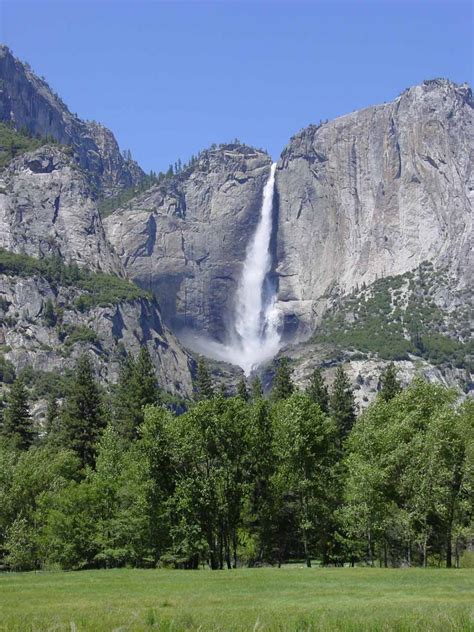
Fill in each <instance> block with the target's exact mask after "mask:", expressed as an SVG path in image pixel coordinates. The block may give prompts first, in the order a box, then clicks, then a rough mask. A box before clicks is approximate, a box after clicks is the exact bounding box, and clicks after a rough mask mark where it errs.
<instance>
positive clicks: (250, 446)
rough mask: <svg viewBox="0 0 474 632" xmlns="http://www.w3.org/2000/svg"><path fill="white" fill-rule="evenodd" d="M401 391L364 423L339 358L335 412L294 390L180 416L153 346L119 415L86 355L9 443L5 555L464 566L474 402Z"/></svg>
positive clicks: (473, 482) (59, 560)
mask: <svg viewBox="0 0 474 632" xmlns="http://www.w3.org/2000/svg"><path fill="white" fill-rule="evenodd" d="M28 374H29V372H28V371H25V372H24V375H25V376H28ZM33 376H34V373H33ZM22 379H23V378H21V379H20V382H21V380H22ZM316 383H317V384H318V387H320V386H321V380H320V379H319V378H317V379H316ZM386 384H387V381H386V380H385V385H386ZM14 386H15V385H14ZM323 386H324V383H323ZM15 388H17V387H15ZM23 389H24V387H23ZM12 390H13V388H12ZM319 392H320V391H319V390H318V393H319ZM24 395H25V393H23V396H22V397H18V398H17V399H18V400H19V401H20V403H21V402H23V403H22V406H23V408H21V406H19V407H17V408H18V410H20V412H21V411H23V412H24V410H25V409H24V404H25V398H24ZM392 395H393V396H392ZM392 395H391V396H390V397H389V398H388V399H385V398H384V397H378V398H377V399H376V401H375V402H374V403H373V404H371V405H370V406H369V407H368V408H367V409H366V410H365V411H364V412H363V413H362V414H361V416H360V417H359V418H358V419H357V420H356V421H355V423H354V408H353V398H352V393H351V388H350V384H349V382H348V380H347V376H346V375H345V373H344V371H343V370H342V368H341V367H339V369H338V371H337V375H336V380H335V383H334V387H333V389H332V392H331V398H330V405H329V414H328V413H325V412H324V411H323V410H322V407H321V405H320V404H319V403H318V402H315V401H314V399H313V398H312V397H311V395H310V394H308V393H301V392H298V391H296V392H293V393H292V394H291V395H289V396H288V397H286V398H280V399H277V400H272V399H270V400H268V399H264V398H263V397H261V396H260V395H259V396H257V397H256V398H254V399H253V400H247V401H246V400H245V398H243V397H241V396H238V395H237V396H235V397H226V398H225V397H222V396H212V397H207V398H204V399H202V400H201V401H199V402H196V403H194V404H193V405H192V406H191V408H190V409H189V410H187V411H186V412H184V413H183V414H181V415H176V414H173V413H172V412H171V411H170V410H168V409H166V408H165V407H164V406H163V405H160V402H161V401H162V400H160V399H159V397H160V395H159V391H158V389H157V386H156V381H155V374H154V369H153V366H152V364H151V361H150V358H149V355H148V353H147V350H146V348H143V349H142V351H141V353H140V355H139V357H138V358H136V359H130V358H128V359H127V358H126V359H125V362H124V365H123V369H122V375H121V377H120V381H119V384H118V386H117V389H116V392H115V393H114V397H113V407H112V411H111V413H110V415H108V416H107V415H105V414H104V406H103V399H102V396H101V393H100V391H99V388H98V386H97V384H96V382H95V379H94V375H93V370H92V366H91V363H90V361H89V360H88V359H87V357H82V358H81V359H80V360H79V361H78V363H77V366H76V367H75V369H74V372H73V377H72V379H71V381H70V384H69V386H68V388H67V391H66V397H65V400H64V401H63V402H62V403H61V405H59V403H58V401H57V397H56V393H54V392H53V391H51V395H50V397H49V401H48V409H47V419H46V420H45V425H44V427H43V430H44V431H45V432H43V433H41V434H40V436H39V437H38V439H37V441H36V442H35V444H33V445H30V447H29V448H28V449H26V447H27V446H26V445H19V444H18V443H17V442H12V441H11V440H9V438H8V437H4V438H3V439H0V564H1V565H2V566H3V567H6V568H7V569H15V570H26V569H37V568H51V567H53V568H57V567H62V568H67V569H79V568H80V569H86V568H103V567H106V568H112V567H120V566H127V565H133V566H141V567H154V566H156V565H160V566H167V567H174V568H187V569H191V568H193V569H196V568H198V567H200V566H201V565H208V566H209V567H210V568H212V569H217V568H225V567H227V568H229V569H231V568H236V567H238V566H239V565H242V564H246V565H249V566H255V565H262V564H278V565H282V564H285V563H286V562H288V561H290V560H298V561H301V560H304V561H305V562H306V565H307V566H310V565H312V564H313V563H314V562H317V563H318V564H323V565H324V564H335V565H343V564H345V563H352V564H370V565H375V564H380V565H382V564H385V565H392V566H400V565H446V566H450V565H459V564H462V563H463V562H462V560H464V559H465V558H463V557H462V554H463V551H464V550H465V549H466V548H467V546H468V544H469V542H470V541H471V540H472V536H473V526H472V525H473V518H474V513H473V507H474V503H473V494H474V441H473V437H474V405H473V403H472V402H471V401H466V402H464V403H462V404H459V403H458V401H457V400H458V396H457V394H456V393H455V392H453V391H450V390H449V389H446V388H444V387H441V386H433V385H430V384H427V383H425V382H422V381H415V382H414V383H413V384H412V385H411V386H410V387H409V388H407V389H406V390H403V391H400V392H398V393H396V394H393V393H392ZM111 401H112V400H111ZM107 417H109V419H108V422H109V423H108V425H107V426H106V418H107Z"/></svg>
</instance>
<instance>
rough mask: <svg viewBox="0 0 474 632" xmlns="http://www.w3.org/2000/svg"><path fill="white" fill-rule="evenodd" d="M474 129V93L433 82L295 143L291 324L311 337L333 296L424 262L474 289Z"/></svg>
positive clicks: (283, 287)
mask: <svg viewBox="0 0 474 632" xmlns="http://www.w3.org/2000/svg"><path fill="white" fill-rule="evenodd" d="M472 123H473V102H472V93H471V90H470V89H469V88H468V87H467V86H457V85H455V84H453V83H451V82H450V81H447V80H434V81H426V82H424V83H423V84H421V85H419V86H415V87H413V88H410V89H408V90H406V91H405V92H404V93H403V94H401V95H400V96H399V97H398V98H396V99H395V100H394V101H393V102H391V103H387V104H384V105H380V106H375V107H370V108H367V109H365V110H361V111H359V112H355V113H353V114H349V115H347V116H343V117H340V118H338V119H336V120H334V121H331V122H328V123H324V124H322V125H320V126H310V127H308V128H306V129H304V130H303V131H301V132H300V133H299V134H297V135H296V136H294V137H293V138H292V139H291V141H290V143H289V145H288V146H287V147H286V148H285V150H284V151H283V153H282V157H281V160H280V162H279V164H278V171H277V179H276V186H277V192H278V229H277V253H276V260H277V273H278V279H279V301H280V303H279V305H280V307H281V309H282V310H283V311H284V313H285V314H286V318H287V323H288V324H291V325H292V326H293V327H295V325H296V327H297V328H299V329H303V330H304V331H306V332H308V331H312V330H313V329H314V327H315V325H317V323H318V322H319V321H320V318H321V316H322V314H323V313H324V311H325V309H326V307H327V305H328V302H330V301H331V299H332V298H334V297H337V296H340V295H344V294H347V293H349V292H350V291H351V290H353V289H354V288H356V287H357V286H360V285H362V284H366V285H368V284H370V283H372V282H374V281H375V280H376V279H377V278H381V277H386V276H391V275H399V274H403V273H405V272H408V271H409V270H413V269H415V268H416V267H417V266H418V265H419V264H420V263H422V262H423V261H431V262H432V263H433V264H434V265H435V267H437V268H443V267H446V266H447V267H449V269H450V270H452V271H453V272H454V277H455V283H456V284H457V285H458V286H459V287H464V286H465V285H466V284H467V283H468V282H469V280H470V276H472V263H473V260H472V199H473V195H474V193H473V190H474V180H473V151H472V129H473V128H472ZM469 271H470V272H469Z"/></svg>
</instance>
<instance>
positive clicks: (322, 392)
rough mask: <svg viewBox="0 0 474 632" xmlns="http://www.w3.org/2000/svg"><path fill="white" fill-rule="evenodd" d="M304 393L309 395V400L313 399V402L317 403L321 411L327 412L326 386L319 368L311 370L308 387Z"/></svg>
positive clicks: (327, 397) (327, 394)
mask: <svg viewBox="0 0 474 632" xmlns="http://www.w3.org/2000/svg"><path fill="white" fill-rule="evenodd" d="M306 394H307V395H308V396H309V398H310V399H311V401H313V402H314V403H315V404H319V407H320V408H321V410H322V411H323V413H328V412H329V393H328V387H327V385H326V384H325V382H324V378H323V374H322V373H321V369H319V368H318V369H315V370H314V371H313V375H312V376H311V381H310V383H309V386H308V388H307V389H306Z"/></svg>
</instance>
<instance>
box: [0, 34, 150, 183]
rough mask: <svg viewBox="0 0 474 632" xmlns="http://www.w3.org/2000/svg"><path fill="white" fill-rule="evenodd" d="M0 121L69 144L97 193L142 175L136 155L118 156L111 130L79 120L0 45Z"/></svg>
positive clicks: (27, 66) (26, 66) (49, 89)
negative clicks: (135, 158) (91, 178)
mask: <svg viewBox="0 0 474 632" xmlns="http://www.w3.org/2000/svg"><path fill="white" fill-rule="evenodd" d="M0 122H9V123H11V124H13V125H14V126H15V127H16V128H17V129H24V130H27V131H28V132H29V133H30V134H32V135H34V136H35V135H39V136H51V137H52V138H54V139H55V140H56V141H57V142H59V143H61V144H63V145H68V146H70V147H72V148H73V150H74V151H75V152H76V153H77V155H78V157H79V162H80V165H81V166H82V167H84V168H85V169H87V170H88V171H89V172H90V174H91V175H92V177H93V181H94V183H95V185H96V187H97V190H98V192H100V193H101V194H102V195H112V194H114V193H116V192H117V191H118V190H120V189H123V188H125V187H130V186H132V185H134V184H137V183H138V182H140V181H141V180H142V178H143V176H144V173H143V171H142V170H141V168H140V167H139V166H138V164H137V163H136V162H135V161H133V160H126V159H125V158H124V157H123V155H122V154H121V152H120V149H119V146H118V144H117V141H116V140H115V137H114V135H113V134H112V132H111V131H110V130H108V129H107V128H106V127H104V126H103V125H100V124H99V123H96V122H94V121H82V120H81V119H80V118H79V117H78V116H77V115H75V114H73V113H71V112H70V111H69V109H68V108H67V106H66V105H65V103H64V102H63V101H62V99H61V98H60V97H59V96H58V95H57V94H55V93H54V92H53V91H52V89H51V88H50V86H49V85H48V83H47V82H46V80H45V79H43V78H40V77H38V76H37V75H36V74H35V73H34V72H33V71H32V70H31V68H30V67H29V65H28V64H24V63H22V62H21V61H19V60H18V59H16V58H15V57H14V56H13V55H12V53H11V51H10V50H9V48H8V47H6V46H2V45H0Z"/></svg>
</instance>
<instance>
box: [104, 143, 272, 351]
mask: <svg viewBox="0 0 474 632" xmlns="http://www.w3.org/2000/svg"><path fill="white" fill-rule="evenodd" d="M270 165H271V159H270V157H269V156H268V155H267V154H266V153H264V152H261V151H257V150H255V149H253V148H250V147H245V146H242V145H226V146H221V147H219V148H218V149H214V150H209V151H205V152H203V153H202V154H201V156H200V158H199V159H198V160H197V162H196V163H195V164H194V165H192V166H191V167H189V168H188V169H187V170H185V171H184V172H183V173H182V174H180V175H179V176H176V177H175V178H173V179H172V180H171V181H168V182H167V183H165V184H163V185H160V186H156V187H153V188H152V189H150V190H148V191H147V192H146V193H144V194H142V195H140V196H139V197H137V198H135V199H134V200H132V202H131V203H129V205H128V206H127V208H126V209H121V210H119V211H116V212H115V213H113V214H112V215H111V216H110V217H108V218H107V219H106V220H105V221H104V226H105V230H106V233H107V237H108V239H109V241H110V242H111V243H112V244H113V246H114V248H115V250H116V252H117V253H118V255H119V257H120V259H121V261H122V263H123V265H124V268H125V270H126V272H127V274H128V275H129V276H130V277H131V278H133V279H134V280H135V281H136V282H137V283H138V284H139V285H140V286H142V287H145V288H147V289H151V290H152V291H153V292H154V294H155V295H156V296H157V298H158V301H159V304H160V308H161V310H162V313H163V317H164V318H165V322H167V323H168V324H170V325H171V326H172V328H173V329H175V330H179V329H182V328H184V327H186V328H188V327H189V328H195V329H198V330H201V331H204V332H206V333H208V334H210V335H211V336H213V337H214V338H216V339H218V340H219V339H220V340H222V339H223V337H224V336H225V332H226V325H227V324H228V320H229V319H230V317H231V316H232V310H233V298H234V296H235V293H236V289H237V283H238V281H239V278H240V273H241V267H242V262H243V260H244V258H245V251H246V248H247V244H248V241H249V238H250V236H251V235H252V233H253V231H254V229H255V227H256V224H257V221H258V217H259V212H260V206H261V202H262V192H263V187H264V185H265V182H266V180H267V178H268V176H269V172H270Z"/></svg>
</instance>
